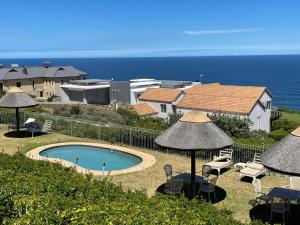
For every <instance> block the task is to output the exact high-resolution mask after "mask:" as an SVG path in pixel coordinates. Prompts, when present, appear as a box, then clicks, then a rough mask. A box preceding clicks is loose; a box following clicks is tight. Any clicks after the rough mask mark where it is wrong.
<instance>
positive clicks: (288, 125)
mask: <svg viewBox="0 0 300 225" xmlns="http://www.w3.org/2000/svg"><path fill="white" fill-rule="evenodd" d="M297 127H298V124H297V123H295V122H293V121H290V120H287V119H285V118H280V119H278V120H275V121H273V122H272V130H285V131H288V132H291V131H293V130H294V129H296V128H297Z"/></svg>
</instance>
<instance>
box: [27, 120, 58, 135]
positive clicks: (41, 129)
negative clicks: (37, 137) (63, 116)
mask: <svg viewBox="0 0 300 225" xmlns="http://www.w3.org/2000/svg"><path fill="white" fill-rule="evenodd" d="M27 131H29V132H31V135H32V137H33V135H34V133H48V134H49V133H53V130H52V121H51V120H46V121H45V123H44V125H43V126H40V125H37V126H34V127H29V128H27Z"/></svg>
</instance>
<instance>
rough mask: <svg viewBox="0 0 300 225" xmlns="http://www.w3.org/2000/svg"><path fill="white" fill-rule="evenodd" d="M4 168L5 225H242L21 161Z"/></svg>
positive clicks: (197, 207)
mask: <svg viewBox="0 0 300 225" xmlns="http://www.w3.org/2000/svg"><path fill="white" fill-rule="evenodd" d="M0 168H1V170H0V187H1V189H0V193H1V194H0V208H1V210H0V215H1V216H0V223H1V224H35V225H39V224H43V225H47V224H74V225H77V224H212V225H213V224H220V225H240V224H241V223H240V222H238V221H236V220H234V219H233V218H232V214H231V213H230V212H229V211H227V210H220V209H217V208H215V207H214V206H213V205H212V204H209V203H205V202H202V201H195V200H193V201H189V200H187V199H186V198H183V197H182V198H177V197H172V196H164V195H161V194H157V195H155V196H154V197H151V198H148V197H147V196H146V195H145V194H144V193H143V192H139V191H126V192H124V191H123V190H122V188H121V187H120V186H116V185H114V184H112V183H110V182H108V181H105V182H101V181H100V180H99V179H91V176H84V175H81V174H79V173H76V172H73V171H72V169H68V168H63V167H61V166H60V165H57V164H49V163H48V162H44V161H32V160H30V159H28V158H25V157H24V156H22V155H15V156H9V155H4V154H1V155H0ZM245 204H246V203H245Z"/></svg>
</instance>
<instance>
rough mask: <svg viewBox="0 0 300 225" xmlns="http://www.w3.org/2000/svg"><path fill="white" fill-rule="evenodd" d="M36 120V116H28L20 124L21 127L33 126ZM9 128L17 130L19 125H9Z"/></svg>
mask: <svg viewBox="0 0 300 225" xmlns="http://www.w3.org/2000/svg"><path fill="white" fill-rule="evenodd" d="M34 122H35V119H34V118H28V119H27V120H26V121H25V122H24V123H23V124H20V125H19V129H27V128H29V127H31V126H32V124H33V123H34ZM8 129H11V130H16V129H17V125H15V124H11V125H8Z"/></svg>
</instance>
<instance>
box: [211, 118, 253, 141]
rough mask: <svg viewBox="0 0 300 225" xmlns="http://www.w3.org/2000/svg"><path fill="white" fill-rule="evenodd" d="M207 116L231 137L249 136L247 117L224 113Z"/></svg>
mask: <svg viewBox="0 0 300 225" xmlns="http://www.w3.org/2000/svg"><path fill="white" fill-rule="evenodd" d="M208 117H209V118H210V119H211V120H212V121H213V122H214V123H215V124H216V125H217V126H218V127H220V128H221V129H222V130H224V131H225V132H226V133H227V134H228V135H230V136H232V137H238V138H245V137H249V136H250V129H249V127H250V125H251V120H250V119H248V118H241V117H240V116H238V115H231V114H226V113H213V114H211V115H208Z"/></svg>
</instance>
